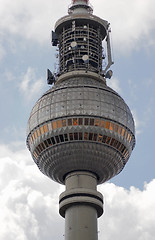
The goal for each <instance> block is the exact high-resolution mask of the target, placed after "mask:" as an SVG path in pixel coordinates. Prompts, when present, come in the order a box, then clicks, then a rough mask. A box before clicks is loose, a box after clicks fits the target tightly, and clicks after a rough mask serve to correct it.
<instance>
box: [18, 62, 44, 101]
mask: <svg viewBox="0 0 155 240" xmlns="http://www.w3.org/2000/svg"><path fill="white" fill-rule="evenodd" d="M20 78H21V83H20V85H19V88H20V90H21V92H22V93H23V94H24V96H25V98H26V99H27V100H31V99H32V98H34V97H35V96H36V95H38V93H40V92H41V90H42V88H43V86H44V78H39V79H37V76H36V72H35V69H33V68H31V67H29V68H28V69H27V71H26V73H25V74H23V75H22V76H21V77H20Z"/></svg>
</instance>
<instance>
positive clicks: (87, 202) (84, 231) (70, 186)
mask: <svg viewBox="0 0 155 240" xmlns="http://www.w3.org/2000/svg"><path fill="white" fill-rule="evenodd" d="M65 184H66V191H65V192H63V193H62V194H61V195H60V202H59V203H60V205H59V212H60V215H61V216H62V217H65V240H97V239H98V233H97V232H98V230H97V218H98V217H100V216H101V215H102V213H103V196H102V194H101V193H99V192H97V190H96V187H97V179H96V176H95V175H94V174H92V173H89V172H74V173H70V174H69V175H67V177H66V180H65Z"/></svg>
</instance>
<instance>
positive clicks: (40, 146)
mask: <svg viewBox="0 0 155 240" xmlns="http://www.w3.org/2000/svg"><path fill="white" fill-rule="evenodd" d="M109 34H110V24H109V23H108V22H107V21H105V20H102V19H101V18H99V17H97V16H95V15H93V9H92V7H91V5H90V4H89V1H88V0H73V1H72V3H71V5H70V7H69V9H68V15H67V16H64V17H62V18H60V19H59V20H58V21H57V22H56V25H55V30H54V31H52V45H53V46H56V47H58V59H59V69H58V71H57V72H56V73H51V72H50V70H48V79H47V80H48V84H52V87H51V88H50V89H49V90H48V91H47V92H45V93H44V94H43V96H42V97H41V98H40V99H39V100H38V101H37V102H36V104H35V106H34V107H33V109H32V111H31V114H30V117H29V120H28V126H27V146H28V148H29V150H30V152H31V154H32V157H33V160H34V162H35V163H36V164H37V166H38V168H39V169H40V171H41V172H42V173H43V174H45V175H47V176H48V177H49V178H51V179H52V180H54V181H56V182H58V183H61V184H65V186H66V190H65V192H63V193H62V194H61V195H60V198H59V213H60V215H61V216H62V217H64V218H65V240H97V239H98V230H97V218H99V217H100V216H101V215H102V214H103V196H102V194H101V193H99V192H98V191H97V185H98V184H101V183H104V182H105V181H107V180H109V179H111V178H112V177H114V176H115V175H117V174H119V173H120V172H121V171H122V169H123V168H124V166H125V164H126V163H127V161H128V159H129V157H130V155H131V152H132V150H133V148H134V146H135V127H134V120H133V117H132V114H131V111H130V109H129V107H128V106H127V104H126V103H125V102H124V100H123V99H122V98H121V97H120V96H119V94H118V93H117V92H115V91H114V90H113V89H111V88H110V87H108V86H107V84H106V78H111V76H112V71H111V70H109V69H110V67H111V65H112V64H113V61H112V57H111V47H110V37H109ZM103 44H104V46H106V56H105V55H104V52H103ZM105 60H106V62H107V64H106V66H105V67H104V66H103V61H105Z"/></svg>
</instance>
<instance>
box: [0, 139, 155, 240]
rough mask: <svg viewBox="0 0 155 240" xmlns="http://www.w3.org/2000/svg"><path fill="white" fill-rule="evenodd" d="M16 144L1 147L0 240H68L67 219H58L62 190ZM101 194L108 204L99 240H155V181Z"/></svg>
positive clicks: (103, 188)
mask: <svg viewBox="0 0 155 240" xmlns="http://www.w3.org/2000/svg"><path fill="white" fill-rule="evenodd" d="M14 145H15V143H14V144H13V145H12V144H11V145H9V146H6V145H0V162H1V168H0V183H1V184H0V195H1V198H0V206H1V214H0V226H1V227H0V239H1V240H14V239H17V240H18V239H19V240H30V239H31V240H35V239H38V240H43V239H47V240H50V239H56V240H58V239H64V237H63V234H64V220H63V219H62V218H61V217H60V216H59V214H58V196H59V194H60V192H62V191H63V190H64V187H62V186H59V185H58V184H56V183H54V182H53V181H51V180H50V179H48V178H47V177H45V176H44V175H43V174H41V173H40V172H39V170H38V169H37V167H36V166H35V164H33V161H32V159H31V157H30V155H29V153H28V150H26V149H25V148H24V145H23V146H22V144H21V150H20V151H19V150H18V151H15V150H13V146H14ZM99 191H101V192H102V193H103V195H104V199H105V206H104V209H105V213H104V215H103V216H102V217H101V218H100V220H99V238H100V239H106V240H112V239H120V240H123V239H125V240H131V239H133V240H153V239H154V236H155V229H154V222H155V214H154V212H155V205H154V202H155V180H152V182H150V183H148V184H147V183H145V186H144V189H143V190H139V189H137V188H135V187H131V188H130V189H129V190H126V189H125V188H123V187H118V186H116V185H114V184H112V183H106V184H104V185H101V186H99Z"/></svg>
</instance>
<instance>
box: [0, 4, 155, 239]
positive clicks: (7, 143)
mask: <svg viewBox="0 0 155 240" xmlns="http://www.w3.org/2000/svg"><path fill="white" fill-rule="evenodd" d="M69 4H70V0H64V1H63V2H62V1H60V0H58V1H56V2H55V1H54V0H46V1H45V0H44V1H43V0H40V1H39V2H38V1H37V0H31V1H30V2H28V1H24V0H14V1H11V0H0V17H1V22H0V98H1V101H0V109H1V118H0V125H1V126H2V127H1V134H0V158H1V164H2V165H1V169H0V194H1V200H0V205H1V206H2V207H1V209H3V210H2V214H1V217H0V224H2V225H1V226H2V227H1V229H0V238H1V239H2V240H5V239H7V240H11V239H20V240H27V239H29V240H33V239H39V240H43V239H51V238H52V237H53V238H55V239H63V224H64V221H63V219H61V217H59V216H58V195H59V193H60V192H61V191H62V189H63V187H62V186H59V185H57V184H56V183H53V182H51V181H50V180H49V179H48V178H46V177H45V176H42V174H41V173H40V172H39V170H38V169H37V167H36V166H35V165H34V164H33V161H32V159H31V156H30V154H29V152H28V150H27V149H26V145H25V138H26V124H27V120H28V117H29V114H30V111H31V109H32V107H33V105H34V103H35V102H36V101H37V99H38V98H39V97H40V96H41V95H42V94H43V93H44V92H45V91H46V90H47V89H49V86H48V85H47V84H46V69H47V68H49V69H51V70H54V68H55V62H56V61H55V48H52V46H51V44H50V41H51V39H50V33H51V30H52V29H54V23H55V22H56V20H57V19H58V18H60V17H61V16H63V15H65V14H67V7H68V5H69ZM91 4H92V5H93V7H94V14H95V15H97V16H100V17H101V18H103V19H105V20H108V21H109V22H110V23H111V28H112V45H113V57H114V62H115V64H114V65H113V66H112V70H113V72H114V75H113V78H112V79H111V80H108V81H107V84H108V85H109V86H111V87H113V88H114V89H115V90H116V91H118V92H119V94H120V95H121V96H122V97H123V98H124V100H125V101H126V103H127V104H128V105H129V107H130V109H131V111H132V113H133V115H134V118H135V122H136V147H135V149H134V151H133V153H132V156H131V158H130V159H129V162H128V163H127V165H126V167H125V169H124V171H123V172H122V173H121V174H120V175H118V176H116V177H115V178H114V179H112V180H111V181H110V182H108V183H106V184H104V185H102V186H100V187H99V188H100V191H102V193H103V194H104V195H105V200H106V206H105V209H106V212H105V216H103V217H101V220H100V227H99V228H100V236H99V237H100V239H101V238H105V239H107V240H111V239H113V238H114V236H117V237H115V238H119V239H124V238H125V239H126V240H128V239H133V240H153V239H154V235H155V232H154V228H153V222H154V221H155V216H154V215H153V214H152V212H153V210H151V209H153V208H154V207H153V205H154V203H155V199H154V196H155V190H154V189H155V180H154V178H155V177H154V173H155V157H154V148H153V144H154V137H153V136H154V134H155V127H154V122H155V107H154V104H155V81H154V73H155V70H154V69H155V67H154V62H155V15H154V9H155V2H154V0H130V1H128V0H118V1H116V0H108V1H107V0H97V1H95V0H92V1H91ZM118 199H119V201H118ZM116 203H118V204H117V206H115V204H116ZM137 203H138V204H137ZM124 204H125V205H124ZM144 205H145V206H144ZM124 206H125V207H126V208H124ZM128 206H130V209H131V211H130V213H129V215H128V216H123V217H120V218H119V221H118V220H117V215H118V214H119V213H120V212H121V211H123V210H124V211H125V209H127V208H128ZM135 209H136V213H135V211H134V210H135ZM154 210H155V209H154ZM23 211H24V216H25V217H23V216H22V212H23ZM145 212H146V215H148V217H147V219H145V217H144V219H143V221H142V220H141V218H142V216H143V215H142V213H145ZM49 213H50V214H49ZM43 214H44V216H45V218H44V222H43V221H42V217H41V216H42V215H43ZM110 214H111V215H110ZM134 214H136V215H134ZM46 218H47V219H46ZM131 218H133V219H136V221H137V222H136V223H134V221H133V223H131ZM45 219H46V220H45ZM49 222H51V223H52V224H53V226H54V227H53V230H52V229H51V228H50V224H49ZM58 222H59V224H60V226H62V232H61V231H59V229H58V227H57V223H58ZM115 222H117V224H114V223H115ZM124 222H127V223H129V225H128V228H127V227H126V226H125V225H124ZM29 224H30V225H29ZM132 224H133V225H132ZM136 224H137V225H136ZM122 226H124V234H125V232H126V233H128V237H127V236H124V237H123V233H122V235H119V234H120V229H121V228H122ZM131 227H132V229H133V232H132V234H131ZM49 228H50V231H47V229H49ZM103 229H104V230H103ZM105 229H106V230H105ZM56 230H58V231H56ZM15 232H17V234H16V233H15ZM58 232H59V233H58Z"/></svg>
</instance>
